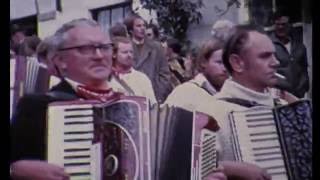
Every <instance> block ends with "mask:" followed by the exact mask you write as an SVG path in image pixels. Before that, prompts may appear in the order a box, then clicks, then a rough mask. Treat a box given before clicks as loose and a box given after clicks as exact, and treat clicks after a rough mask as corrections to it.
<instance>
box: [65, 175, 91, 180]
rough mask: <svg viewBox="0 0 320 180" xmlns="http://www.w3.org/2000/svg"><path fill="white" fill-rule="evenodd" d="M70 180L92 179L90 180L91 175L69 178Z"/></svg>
mask: <svg viewBox="0 0 320 180" xmlns="http://www.w3.org/2000/svg"><path fill="white" fill-rule="evenodd" d="M70 180H93V179H92V178H91V175H81V176H71V177H70ZM94 180H95V179H94Z"/></svg>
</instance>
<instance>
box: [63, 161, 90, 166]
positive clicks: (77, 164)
mask: <svg viewBox="0 0 320 180" xmlns="http://www.w3.org/2000/svg"><path fill="white" fill-rule="evenodd" d="M63 165H64V167H71V166H88V165H90V162H86V163H85V162H81V163H77V162H74V163H64V164H63Z"/></svg>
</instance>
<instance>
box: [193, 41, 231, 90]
mask: <svg viewBox="0 0 320 180" xmlns="http://www.w3.org/2000/svg"><path fill="white" fill-rule="evenodd" d="M222 52H223V43H222V41H220V40H218V39H209V40H207V41H205V42H204V43H203V44H202V46H201V47H200V49H199V53H198V58H197V61H196V67H197V69H198V71H199V72H200V73H203V75H204V76H205V77H206V78H207V80H208V81H209V82H210V84H211V85H212V86H213V87H215V88H216V89H217V90H218V91H219V90H220V89H221V87H222V85H223V83H224V81H225V80H226V79H227V78H228V77H229V75H228V73H227V70H226V68H225V67H224V65H223V61H222Z"/></svg>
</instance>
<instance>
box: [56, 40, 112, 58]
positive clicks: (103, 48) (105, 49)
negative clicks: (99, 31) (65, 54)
mask: <svg viewBox="0 0 320 180" xmlns="http://www.w3.org/2000/svg"><path fill="white" fill-rule="evenodd" d="M112 48H113V43H107V44H86V45H81V46H72V47H65V48H61V49H59V51H67V50H71V49H77V50H78V51H79V52H80V53H82V54H86V55H93V54H95V53H96V52H97V49H99V51H100V53H103V54H108V53H110V52H112Z"/></svg>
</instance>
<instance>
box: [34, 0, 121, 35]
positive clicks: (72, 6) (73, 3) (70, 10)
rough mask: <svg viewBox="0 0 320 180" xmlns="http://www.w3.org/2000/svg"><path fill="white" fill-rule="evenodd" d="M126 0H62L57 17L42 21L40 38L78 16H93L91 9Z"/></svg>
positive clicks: (40, 23)
mask: <svg viewBox="0 0 320 180" xmlns="http://www.w3.org/2000/svg"><path fill="white" fill-rule="evenodd" d="M125 1H126V0H62V1H61V3H62V4H61V6H62V12H59V11H57V13H56V17H55V19H51V20H47V21H40V22H39V23H38V35H39V37H40V38H44V37H46V36H49V35H52V34H53V33H54V32H55V31H56V30H57V29H58V28H59V27H60V26H61V25H62V24H64V23H66V22H68V21H70V20H72V19H76V18H91V13H90V10H92V9H96V8H100V7H106V6H110V5H114V4H118V3H122V2H125Z"/></svg>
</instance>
